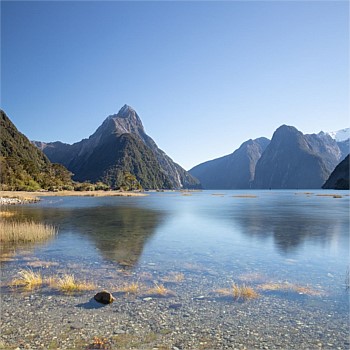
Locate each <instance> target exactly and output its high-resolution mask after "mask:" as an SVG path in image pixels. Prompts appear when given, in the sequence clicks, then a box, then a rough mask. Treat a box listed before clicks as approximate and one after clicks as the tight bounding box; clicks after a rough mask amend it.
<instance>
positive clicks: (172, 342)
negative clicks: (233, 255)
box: [0, 271, 350, 350]
mask: <svg viewBox="0 0 350 350" xmlns="http://www.w3.org/2000/svg"><path fill="white" fill-rule="evenodd" d="M6 275H7V271H5V274H4V280H6V279H7V280H8V279H9V276H6ZM130 278H133V277H127V276H126V277H125V276H124V277H120V280H119V282H116V281H113V284H114V283H117V284H118V283H119V285H121V284H123V283H124V282H125V281H126V280H128V279H130ZM222 282H223V281H222ZM114 285H115V284H114ZM166 286H167V287H169V288H171V290H172V291H173V292H174V294H172V295H170V296H168V297H154V296H153V297H149V296H148V297H145V296H142V295H131V294H127V293H120V292H117V290H116V288H115V287H114V288H113V286H112V285H110V286H107V287H109V288H108V289H109V290H110V291H111V292H112V293H113V295H114V296H115V298H116V300H115V301H114V302H113V303H112V304H108V305H103V304H100V303H98V302H96V301H95V300H94V298H93V297H94V294H95V293H96V291H98V290H101V288H103V287H105V286H102V285H99V286H97V287H96V291H90V292H84V293H80V294H71V295H65V294H62V293H58V292H53V291H52V290H50V289H49V288H47V287H43V288H41V289H37V290H33V291H27V292H25V291H20V290H9V289H8V288H7V287H4V285H3V287H2V293H1V319H2V322H1V332H0V333H1V336H0V348H1V349H6V350H9V349H11V350H12V349H16V350H22V349H57V350H58V349H62V350H63V349H65V350H70V349H81V350H93V349H113V350H117V349H118V350H119V349H152V350H157V349H158V350H165V349H169V350H185V349H186V350H189V349H198V350H204V349H213V350H214V349H339V350H340V349H344V350H345V349H348V348H349V346H350V343H349V333H348V332H349V328H348V327H349V320H347V319H346V318H345V315H344V310H341V309H339V305H337V304H336V303H335V304H333V303H332V302H331V301H330V300H327V298H326V297H308V296H305V295H299V296H297V297H296V298H295V299H294V300H293V299H291V298H284V297H283V295H282V297H281V295H279V293H264V294H261V295H260V297H259V298H257V299H253V300H247V301H244V300H233V299H230V298H223V297H217V296H215V295H212V294H211V293H210V292H209V291H210V290H213V288H214V286H213V285H212V279H211V277H210V276H203V275H198V274H197V275H196V274H192V275H190V276H188V277H187V279H186V282H185V283H172V284H166ZM310 298H311V299H310ZM310 300H311V301H310ZM329 303H332V305H329ZM322 304H323V305H324V304H327V308H325V309H324V308H323V307H322ZM1 345H2V347H1Z"/></svg>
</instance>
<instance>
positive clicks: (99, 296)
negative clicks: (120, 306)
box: [94, 290, 115, 304]
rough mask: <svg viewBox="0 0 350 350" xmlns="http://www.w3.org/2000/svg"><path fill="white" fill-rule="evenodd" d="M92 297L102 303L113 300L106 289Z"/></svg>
mask: <svg viewBox="0 0 350 350" xmlns="http://www.w3.org/2000/svg"><path fill="white" fill-rule="evenodd" d="M94 299H95V300H96V301H98V302H99V303H102V304H111V303H113V301H114V300H115V298H114V297H113V295H112V293H110V292H107V291H106V290H103V291H102V292H98V293H97V294H96V295H95V296H94Z"/></svg>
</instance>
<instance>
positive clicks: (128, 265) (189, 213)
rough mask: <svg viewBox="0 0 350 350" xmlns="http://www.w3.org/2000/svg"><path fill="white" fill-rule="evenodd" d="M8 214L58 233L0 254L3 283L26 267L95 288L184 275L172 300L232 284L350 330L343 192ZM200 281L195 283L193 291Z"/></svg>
mask: <svg viewBox="0 0 350 350" xmlns="http://www.w3.org/2000/svg"><path fill="white" fill-rule="evenodd" d="M325 194H339V195H341V196H342V197H341V198H333V196H324V195H325ZM248 195H249V196H248ZM320 195H322V196H320ZM8 210H12V211H16V215H17V216H16V218H18V219H20V220H27V219H33V220H35V221H40V222H46V223H51V224H54V225H55V226H57V227H59V232H58V235H57V237H55V238H53V239H51V240H49V241H47V242H45V243H41V244H37V245H28V246H21V247H18V246H17V247H8V246H7V247H3V251H2V253H6V254H5V256H6V257H7V259H6V258H5V259H3V260H4V261H3V262H2V272H3V276H4V279H5V280H6V279H7V280H10V279H11V278H13V277H14V276H15V274H16V273H17V272H18V270H19V269H20V268H23V267H26V266H32V268H33V269H40V270H41V271H43V273H44V274H46V275H50V274H62V273H66V272H68V273H74V274H75V275H76V276H78V277H81V278H84V279H85V280H89V281H94V282H95V283H97V284H98V285H99V286H101V287H104V286H108V285H110V284H111V283H113V280H114V278H115V276H116V274H117V273H119V272H120V271H124V272H126V273H128V274H130V275H131V276H132V277H133V279H134V280H141V279H142V278H143V276H145V275H147V274H148V276H150V281H158V282H159V281H162V279H163V278H164V277H165V276H169V274H171V273H182V274H183V275H184V282H183V283H182V284H178V285H177V286H176V290H177V293H178V295H181V290H182V289H183V292H184V294H185V293H188V294H191V293H192V297H193V298H196V297H198V296H199V295H200V296H204V297H210V296H212V295H213V293H214V294H215V291H216V290H217V289H220V288H228V287H230V286H231V285H232V283H233V282H235V283H237V284H243V283H244V284H246V285H249V286H252V287H253V288H254V289H256V290H257V291H258V292H259V294H260V295H261V297H262V298H263V297H264V296H266V297H269V296H271V295H272V296H273V297H275V298H276V302H278V301H285V302H288V300H290V301H293V302H295V301H296V302H297V303H299V304H297V305H300V309H298V307H296V308H294V309H293V312H294V313H295V315H297V314H298V312H302V311H303V309H304V308H305V307H309V308H310V310H311V312H312V310H315V311H316V310H317V312H319V310H323V311H324V312H325V314H327V312H329V313H331V312H334V311H335V310H336V312H337V315H340V317H342V316H341V315H343V317H344V324H346V323H348V315H349V293H348V291H347V289H346V274H347V270H348V269H349V193H348V192H339V191H313V192H312V193H307V192H305V191H249V192H248V191H216V192H215V191H198V192H161V193H149V195H148V196H145V197H62V198H60V197H44V198H42V200H41V201H40V202H39V203H37V204H31V205H24V206H16V207H10V208H9V209H8ZM6 260H8V261H6ZM35 262H36V263H35ZM40 262H46V263H47V266H46V267H45V264H40ZM48 262H49V263H51V264H48ZM198 277H202V282H201V283H197V284H196V278H198ZM185 290H186V292H185ZM223 300H224V299H223ZM224 302H225V300H224ZM231 302H232V301H231ZM289 312H290V311H289ZM290 317H293V315H290ZM213 322H215V320H213Z"/></svg>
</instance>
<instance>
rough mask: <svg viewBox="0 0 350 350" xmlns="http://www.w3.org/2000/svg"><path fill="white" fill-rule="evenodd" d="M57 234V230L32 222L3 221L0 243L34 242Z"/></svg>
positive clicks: (0, 228) (0, 226)
mask: <svg viewBox="0 0 350 350" xmlns="http://www.w3.org/2000/svg"><path fill="white" fill-rule="evenodd" d="M56 234H57V229H56V228H55V227H54V226H52V225H48V224H43V223H37V222H34V221H24V222H16V221H4V222H2V223H1V225H0V242H13V243H17V242H35V241H42V240H45V239H47V238H49V237H53V236H55V235H56Z"/></svg>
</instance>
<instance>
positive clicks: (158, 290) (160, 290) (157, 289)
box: [146, 283, 174, 297]
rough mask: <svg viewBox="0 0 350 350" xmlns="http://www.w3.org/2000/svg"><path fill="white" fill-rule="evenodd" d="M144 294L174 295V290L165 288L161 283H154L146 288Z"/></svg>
mask: <svg viewBox="0 0 350 350" xmlns="http://www.w3.org/2000/svg"><path fill="white" fill-rule="evenodd" d="M146 294H147V295H152V296H160V297H166V296H170V295H174V292H172V291H171V290H169V289H167V288H165V287H164V286H163V285H162V284H157V283H155V284H154V287H153V288H150V289H148V290H147V292H146Z"/></svg>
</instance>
